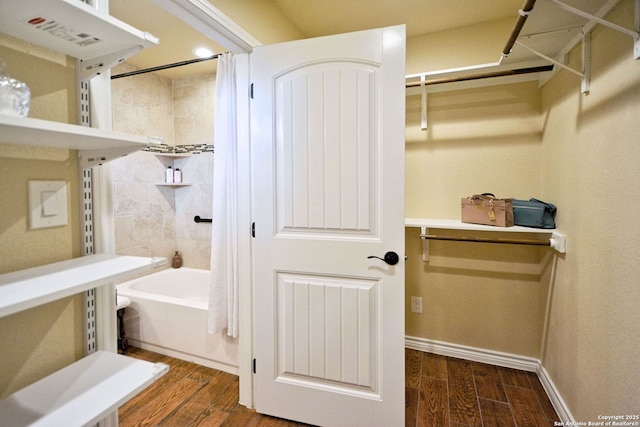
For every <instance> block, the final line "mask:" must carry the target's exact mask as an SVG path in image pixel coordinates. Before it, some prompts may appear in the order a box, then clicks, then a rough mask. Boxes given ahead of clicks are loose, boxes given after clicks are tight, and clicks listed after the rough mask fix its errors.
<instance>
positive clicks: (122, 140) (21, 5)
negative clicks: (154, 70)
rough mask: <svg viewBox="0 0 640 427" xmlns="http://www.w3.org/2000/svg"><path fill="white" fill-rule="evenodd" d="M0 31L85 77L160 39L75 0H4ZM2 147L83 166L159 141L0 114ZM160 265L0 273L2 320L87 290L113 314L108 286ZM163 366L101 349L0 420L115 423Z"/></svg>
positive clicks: (98, 261)
mask: <svg viewBox="0 0 640 427" xmlns="http://www.w3.org/2000/svg"><path fill="white" fill-rule="evenodd" d="M0 28H2V32H4V33H7V34H10V35H12V36H14V37H17V38H19V39H22V40H25V41H27V42H31V43H34V44H37V45H40V46H43V47H46V48H49V49H52V50H54V51H57V52H61V53H64V54H66V55H69V56H72V57H74V58H77V59H78V60H79V61H78V62H79V64H80V65H79V67H80V71H79V75H80V79H81V80H83V81H87V80H89V79H91V78H92V77H94V76H96V75H98V74H100V73H102V72H104V71H105V70H108V69H109V68H111V67H113V66H114V65H116V64H118V63H120V62H122V61H124V60H125V59H126V58H128V57H130V56H132V55H134V54H135V53H137V52H139V51H140V50H142V49H144V48H147V47H151V46H155V45H157V44H158V39H157V38H156V37H154V36H153V35H151V34H149V33H146V32H143V31H140V30H137V29H135V28H133V27H131V26H130V25H128V24H125V23H124V22H121V21H119V20H118V19H115V18H113V17H111V16H110V15H109V14H107V13H105V12H101V11H98V10H97V9H96V8H94V7H92V6H90V5H88V4H86V3H84V2H82V1H79V0H47V1H42V0H2V2H0ZM0 143H7V144H18V145H28V146H44V147H56V148H64V149H74V150H78V152H79V157H80V164H81V167H82V168H89V167H91V166H94V165H97V164H101V163H104V162H106V161H109V160H111V159H113V158H116V157H120V156H123V155H126V154H129V153H131V152H134V151H138V150H141V149H144V148H145V147H146V146H147V145H148V144H149V143H157V141H155V140H154V138H146V137H138V136H132V135H126V134H122V133H117V132H107V131H104V130H98V129H95V128H89V127H84V126H76V125H71V124H67V123H59V122H51V121H46V120H39V119H33V118H24V117H14V116H6V115H0ZM163 262H166V260H165V259H152V258H141V257H128V256H112V255H90V256H86V257H82V258H76V259H72V260H67V261H62V262H58V263H54V264H49V265H44V266H40V267H35V268H30V269H27V270H22V271H16V272H12V273H7V274H2V275H0V317H5V316H9V315H12V314H15V313H18V312H20V311H23V310H27V309H30V308H33V307H36V306H40V305H43V304H46V303H48V302H51V301H55V300H58V299H60V298H64V297H68V296H71V295H74V294H78V293H81V292H84V291H87V290H89V289H93V288H98V289H99V290H100V291H104V292H102V293H103V294H104V295H107V297H105V298H104V299H103V300H102V302H101V303H100V304H101V306H100V307H97V309H98V310H100V311H102V312H105V313H106V312H109V311H110V310H113V311H115V304H116V301H115V296H114V298H113V301H110V300H109V297H108V295H109V294H110V293H112V292H109V289H110V288H112V287H113V282H115V281H117V280H121V279H124V278H128V277H130V276H132V275H135V274H140V273H144V272H147V271H150V270H151V269H152V268H153V267H154V266H155V265H162V263H163ZM98 301H100V300H98ZM107 335H108V334H107ZM105 339H107V340H108V339H109V337H108V336H107V337H106V338H105ZM7 345H9V344H7ZM106 347H107V348H109V346H106ZM167 371H168V366H167V365H165V364H162V363H150V362H145V361H140V360H135V359H131V358H128V357H126V356H121V355H118V354H116V353H114V352H109V351H97V352H94V353H92V354H90V355H89V356H86V357H84V358H82V359H80V360H78V361H77V362H75V363H72V364H71V365H69V366H66V367H65V368H63V369H61V370H60V371H58V372H55V373H53V374H52V375H49V376H47V377H45V378H43V379H41V380H40V381H38V382H36V383H34V384H31V385H29V386H27V387H25V388H23V389H22V390H20V391H18V392H16V393H14V394H13V395H11V396H8V397H6V398H4V399H2V400H0V426H12V427H13V426H26V425H29V426H51V425H65V426H66V425H93V424H95V423H96V422H100V421H101V420H103V421H105V422H106V425H112V424H114V419H113V413H114V411H116V410H117V408H118V407H119V406H120V405H121V404H122V403H124V402H126V401H127V400H129V399H130V398H131V397H133V396H134V395H135V394H137V393H138V392H139V391H141V390H142V389H143V388H145V387H147V386H148V385H149V384H151V383H153V382H154V381H155V380H156V379H157V378H159V377H160V376H162V375H164V374H165V373H166V372H167ZM101 425H102V424H101ZM115 425H117V418H116V419H115Z"/></svg>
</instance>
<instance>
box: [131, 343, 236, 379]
mask: <svg viewBox="0 0 640 427" xmlns="http://www.w3.org/2000/svg"><path fill="white" fill-rule="evenodd" d="M127 340H128V341H129V346H131V347H137V348H141V349H143V350H149V351H153V352H154V353H158V354H164V355H165V356H170V357H174V358H176V359H180V360H185V361H187V362H191V363H196V364H198V365H202V366H206V367H207V368H211V369H217V370H218V371H222V372H226V373H228V374H231V375H238V367H237V366H233V365H228V364H226V363H221V362H216V361H215V360H211V359H205V358H203V357H200V356H196V355H194V354H189V353H185V352H182V351H179V350H172V349H170V348H166V347H162V346H158V345H154V344H150V343H146V342H142V341H139V340H137V339H134V338H127Z"/></svg>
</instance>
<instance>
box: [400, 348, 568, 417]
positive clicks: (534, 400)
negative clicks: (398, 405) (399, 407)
mask: <svg viewBox="0 0 640 427" xmlns="http://www.w3.org/2000/svg"><path fill="white" fill-rule="evenodd" d="M405 366H406V368H405V369H406V376H405V378H406V380H405V387H406V388H405V402H406V405H405V408H406V411H405V420H406V421H405V422H406V426H411V427H413V426H425V427H437V426H449V427H462V426H467V427H494V426H495V427H503V426H511V427H514V426H517V427H548V426H553V425H554V421H557V420H559V418H558V416H557V414H556V412H555V410H554V409H553V406H552V405H551V402H550V401H549V398H548V396H547V394H546V393H545V391H544V389H543V388H542V384H541V383H540V380H539V379H538V376H537V375H536V374H535V373H533V372H526V371H520V370H516V369H509V368H502V367H497V366H493V365H486V364H483V363H477V362H470V361H468V360H462V359H456V358H453V357H445V356H438V355H435V354H430V353H423V352H421V351H417V350H410V349H407V350H405Z"/></svg>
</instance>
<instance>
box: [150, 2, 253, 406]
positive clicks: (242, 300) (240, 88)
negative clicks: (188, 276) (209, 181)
mask: <svg viewBox="0 0 640 427" xmlns="http://www.w3.org/2000/svg"><path fill="white" fill-rule="evenodd" d="M154 1H155V3H157V4H159V5H160V6H162V7H163V8H165V9H166V10H168V11H169V12H170V13H172V14H173V15H175V16H176V17H178V18H180V19H182V20H183V21H185V22H186V23H187V24H189V25H191V26H192V27H194V28H195V29H197V30H199V31H200V32H202V33H203V34H205V35H206V36H208V37H210V38H211V39H212V40H214V41H215V42H217V43H219V44H220V45H222V46H225V47H227V48H229V50H230V51H231V52H232V53H234V54H235V55H236V73H237V74H236V76H237V82H236V83H237V84H236V90H237V93H236V95H237V96H236V99H237V107H238V108H237V117H238V127H237V135H238V224H239V227H238V293H239V310H240V316H239V329H240V333H239V337H238V370H239V377H240V400H239V402H240V404H242V405H244V406H246V407H247V408H253V363H252V361H253V268H252V256H251V244H252V242H251V217H252V204H251V195H252V191H251V158H250V155H251V139H250V134H249V129H250V122H249V118H250V115H249V114H250V111H249V86H250V76H249V54H250V53H251V52H252V51H253V48H254V47H256V46H261V45H262V43H260V42H259V41H258V40H257V39H255V38H254V37H253V36H251V34H249V33H248V32H247V31H245V30H244V29H243V28H242V27H240V26H239V25H238V24H236V23H235V22H234V21H233V20H231V19H229V18H228V17H227V16H226V15H225V14H224V13H222V11H220V10H219V9H217V8H216V7H214V6H213V5H212V4H211V3H209V2H208V1H207V0H154Z"/></svg>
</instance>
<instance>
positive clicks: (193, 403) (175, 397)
mask: <svg viewBox="0 0 640 427" xmlns="http://www.w3.org/2000/svg"><path fill="white" fill-rule="evenodd" d="M127 355H128V356H131V357H135V358H138V359H143V360H148V361H151V362H163V363H166V364H168V365H169V367H170V369H169V372H168V373H167V374H166V375H164V376H163V377H162V378H160V379H159V380H158V381H156V382H155V383H154V384H152V385H151V386H149V387H148V388H147V389H145V390H144V391H143V392H142V393H140V394H138V395H137V396H136V397H134V398H133V399H132V400H130V401H129V402H127V403H126V404H124V405H123V406H122V407H121V408H120V410H119V425H120V426H122V427H127V426H166V427H187V426H223V427H238V426H242V427H245V426H256V427H258V426H259V427H263V426H264V427H294V426H297V427H302V426H305V424H301V423H296V422H292V421H287V420H283V419H279V418H273V417H269V416H265V415H261V414H258V413H256V412H255V411H254V410H251V409H247V408H245V407H244V406H242V405H240V404H239V403H238V377H237V376H235V375H231V374H227V373H226V372H221V371H217V370H215V369H210V368H206V367H204V366H200V365H196V364H194V363H189V362H185V361H182V360H178V359H174V358H172V357H168V356H163V355H160V354H157V353H153V352H150V351H146V350H141V349H138V348H130V349H129V352H128V353H127ZM405 362H406V376H405V378H406V389H405V391H406V394H405V402H406V406H405V407H406V426H411V427H413V426H425V427H437V426H449V427H463V426H468V427H494V426H496V427H502V426H517V427H538V426H541V427H542V426H545V427H546V426H553V421H554V420H557V419H558V418H557V415H556V413H555V411H554V410H553V407H552V406H551V403H550V402H549V399H548V398H547V396H546V394H545V392H544V390H543V389H542V385H541V384H540V382H539V380H538V378H537V376H536V375H535V374H534V373H530V372H524V371H518V370H514V369H508V368H501V367H495V366H492V365H485V364H482V363H476V362H469V361H466V360H461V359H455V358H450V357H444V356H437V355H433V354H429V353H423V352H421V351H417V350H410V349H407V350H406V351H405Z"/></svg>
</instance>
